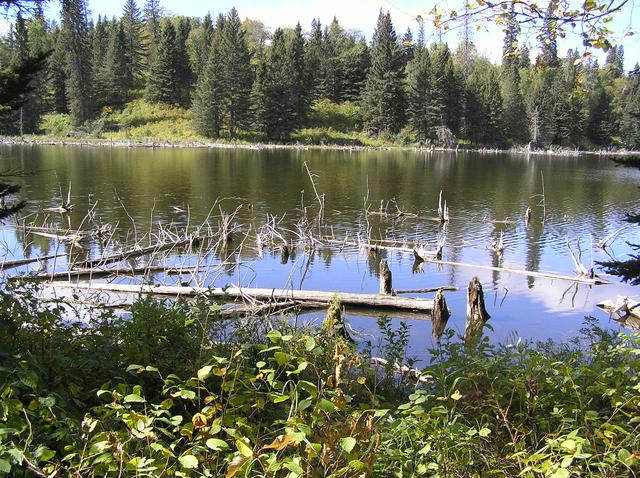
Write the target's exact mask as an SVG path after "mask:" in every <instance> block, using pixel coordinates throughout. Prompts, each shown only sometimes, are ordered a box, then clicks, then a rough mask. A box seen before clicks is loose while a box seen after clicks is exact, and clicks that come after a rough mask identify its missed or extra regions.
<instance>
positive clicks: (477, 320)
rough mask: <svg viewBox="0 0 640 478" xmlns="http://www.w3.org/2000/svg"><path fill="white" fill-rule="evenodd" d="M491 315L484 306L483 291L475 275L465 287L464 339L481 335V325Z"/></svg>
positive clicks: (470, 339)
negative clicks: (465, 316) (465, 319)
mask: <svg viewBox="0 0 640 478" xmlns="http://www.w3.org/2000/svg"><path fill="white" fill-rule="evenodd" d="M490 318H491V316H490V315H489V313H488V312H487V309H486V308H485V306H484V292H483V291H482V284H481V283H480V280H479V279H478V278H477V277H474V278H473V279H471V282H469V288H468V289H467V323H466V326H465V328H464V340H465V342H470V341H472V340H475V339H477V338H479V337H480V336H481V335H482V327H483V326H484V324H485V322H486V321H487V320H489V319H490Z"/></svg>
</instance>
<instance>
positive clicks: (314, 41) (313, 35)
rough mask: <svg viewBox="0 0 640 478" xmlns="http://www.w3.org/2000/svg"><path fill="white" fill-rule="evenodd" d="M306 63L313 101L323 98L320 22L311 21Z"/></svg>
mask: <svg viewBox="0 0 640 478" xmlns="http://www.w3.org/2000/svg"><path fill="white" fill-rule="evenodd" d="M304 57H305V62H306V69H307V75H308V81H309V93H310V97H311V100H317V99H320V98H321V97H322V74H321V70H320V65H321V64H322V58H323V36H322V25H321V23H320V20H316V19H315V18H314V19H313V20H312V21H311V32H310V34H309V41H308V42H307V45H306V49H305V55H304Z"/></svg>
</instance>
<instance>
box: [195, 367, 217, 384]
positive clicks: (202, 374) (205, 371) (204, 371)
mask: <svg viewBox="0 0 640 478" xmlns="http://www.w3.org/2000/svg"><path fill="white" fill-rule="evenodd" d="M212 369H213V365H205V366H204V367H202V368H201V369H200V370H198V380H200V381H201V382H202V381H204V380H206V379H207V377H209V375H211V370H212Z"/></svg>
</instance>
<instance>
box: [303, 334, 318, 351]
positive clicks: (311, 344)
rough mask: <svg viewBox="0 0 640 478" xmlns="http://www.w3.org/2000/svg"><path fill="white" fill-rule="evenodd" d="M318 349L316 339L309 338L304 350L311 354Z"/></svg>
mask: <svg viewBox="0 0 640 478" xmlns="http://www.w3.org/2000/svg"><path fill="white" fill-rule="evenodd" d="M315 347H316V339H314V338H313V337H307V338H306V340H305V343H304V349H305V350H306V351H307V352H311V351H312V350H313V349H314V348H315Z"/></svg>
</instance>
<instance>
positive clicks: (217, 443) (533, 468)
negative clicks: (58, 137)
mask: <svg viewBox="0 0 640 478" xmlns="http://www.w3.org/2000/svg"><path fill="white" fill-rule="evenodd" d="M0 310H1V315H0V317H1V320H0V327H1V328H2V329H3V330H2V333H0V341H1V343H0V360H1V363H0V384H1V385H0V387H1V388H0V474H2V473H8V474H10V475H13V476H21V474H22V473H25V472H26V475H27V476H29V474H30V473H31V474H32V475H34V476H45V475H53V474H55V476H82V477H88V476H227V477H232V476H287V477H301V476H309V477H314V476H318V477H319V476H333V477H338V476H343V477H351V476H383V477H386V476H407V477H409V476H439V477H445V476H450V477H461V476H489V475H492V476H494V475H495V476H516V475H519V476H526V477H537V476H547V477H554V478H563V477H569V476H582V477H584V476H594V477H595V476H598V477H601V476H611V477H613V476H636V475H637V474H638V473H640V454H639V449H640V434H639V433H638V431H639V430H638V427H639V424H640V418H638V417H639V416H640V413H639V412H640V410H639V408H640V385H639V379H640V355H638V346H639V345H640V339H639V338H638V336H637V335H635V336H625V335H616V334H614V333H611V332H606V331H603V330H600V329H598V328H597V327H596V326H595V325H593V324H587V325H586V327H585V329H584V331H583V336H582V338H581V340H579V341H576V342H574V343H571V344H562V345H559V344H553V343H550V342H547V343H541V344H532V343H522V342H517V343H513V344H504V345H497V346H493V345H489V344H488V342H482V343H480V345H479V346H478V347H477V348H473V349H466V348H465V347H464V346H463V345H462V344H461V342H460V341H459V339H458V338H456V337H454V336H453V333H452V332H449V333H448V334H446V339H445V340H444V343H443V345H442V346H441V347H440V348H438V349H437V350H432V351H431V357H432V358H431V361H430V363H428V364H426V363H425V364H419V366H420V367H421V368H424V369H425V374H426V375H428V376H429V377H430V378H429V381H428V382H427V383H423V384H420V385H419V386H417V385H415V384H411V383H409V382H407V381H406V380H404V379H403V378H402V377H400V376H398V375H396V374H394V371H393V369H392V367H391V366H388V367H386V368H385V367H382V368H375V367H373V366H371V365H370V360H369V359H370V357H371V355H372V354H374V355H378V356H381V357H383V358H386V359H387V360H388V361H389V364H393V363H394V362H395V361H398V362H403V363H409V364H410V365H413V366H415V364H411V362H410V361H408V360H407V357H406V353H405V352H406V344H407V337H408V335H409V334H410V330H409V328H408V327H407V326H405V325H402V326H401V327H400V328H398V329H394V328H392V327H391V324H390V322H389V321H388V320H387V319H385V318H384V317H381V318H380V319H379V323H378V325H379V327H380V330H381V335H382V340H381V343H380V344H378V346H373V345H372V344H366V343H365V344H360V345H361V346H360V347H358V348H356V347H354V346H353V345H351V344H349V343H347V342H345V340H344V339H342V338H340V336H339V335H338V334H336V333H335V330H333V329H331V328H330V327H325V328H321V329H295V328H293V327H292V325H290V324H289V323H287V322H277V321H275V320H273V321H268V320H264V319H259V320H256V321H248V322H247V323H245V324H244V325H242V326H238V327H236V328H235V329H234V331H233V332H231V333H230V332H229V330H228V323H227V322H225V321H223V320H222V319H221V318H220V317H219V315H218V314H217V312H218V311H219V307H218V306H217V305H216V304H215V303H211V302H208V301H206V300H204V299H201V300H198V301H196V302H194V303H186V302H179V303H177V304H170V303H162V302H156V301H154V300H151V299H145V298H141V299H140V300H139V301H138V302H137V303H136V304H135V305H134V307H133V308H132V310H131V315H130V318H128V319H127V320H124V319H121V318H118V317H116V316H113V315H112V314H111V313H104V314H102V315H99V316H96V317H94V318H93V319H92V320H91V322H90V323H89V324H87V323H81V322H79V321H78V322H76V321H74V320H71V321H69V320H68V319H69V317H68V314H67V315H65V314H64V313H63V308H62V305H61V304H56V303H53V304H49V305H47V306H46V307H45V306H44V305H43V304H41V303H38V302H37V301H36V300H34V299H33V295H32V294H31V292H30V290H29V288H24V287H20V288H19V289H18V290H11V291H8V292H6V293H2V294H1V295H0ZM72 317H73V316H72Z"/></svg>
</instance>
